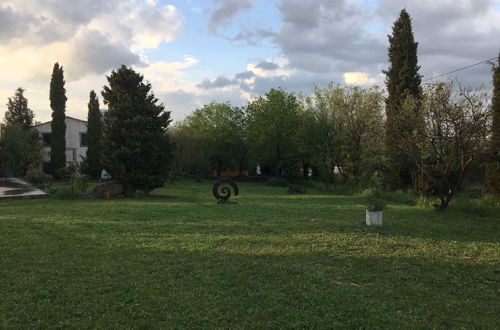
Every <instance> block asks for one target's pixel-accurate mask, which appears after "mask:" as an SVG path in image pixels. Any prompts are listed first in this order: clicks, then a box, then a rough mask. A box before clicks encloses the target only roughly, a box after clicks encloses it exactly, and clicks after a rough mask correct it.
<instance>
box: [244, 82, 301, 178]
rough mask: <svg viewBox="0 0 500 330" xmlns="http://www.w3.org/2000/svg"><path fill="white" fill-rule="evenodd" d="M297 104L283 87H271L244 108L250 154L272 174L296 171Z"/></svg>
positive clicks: (298, 110)
mask: <svg viewBox="0 0 500 330" xmlns="http://www.w3.org/2000/svg"><path fill="white" fill-rule="evenodd" d="M300 107H301V106H300V103H299V101H298V100H297V97H296V96H295V95H294V94H293V93H287V92H285V91H283V90H282V89H271V90H270V91H269V92H268V93H267V94H266V95H265V96H264V97H259V98H257V99H256V100H254V101H253V102H251V103H249V105H248V107H247V112H248V136H249V139H248V141H249V144H250V145H251V148H252V154H253V157H254V159H255V161H256V162H257V163H259V164H260V165H261V167H269V168H270V169H271V174H272V175H273V176H276V177H280V176H282V175H286V176H289V175H296V174H297V173H298V165H299V164H300V154H299V149H298V145H297V139H298V134H297V132H298V128H299V126H300V115H299V114H300Z"/></svg>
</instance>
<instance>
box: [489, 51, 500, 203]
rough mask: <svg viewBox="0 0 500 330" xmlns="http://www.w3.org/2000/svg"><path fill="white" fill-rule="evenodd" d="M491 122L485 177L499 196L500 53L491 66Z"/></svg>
mask: <svg viewBox="0 0 500 330" xmlns="http://www.w3.org/2000/svg"><path fill="white" fill-rule="evenodd" d="M491 110H492V113H493V124H492V126H491V142H490V144H489V146H488V153H487V156H488V159H487V162H486V179H487V183H488V186H489V188H490V189H491V191H492V192H493V193H495V194H496V195H499V196H500V53H499V54H498V63H497V65H496V66H493V98H492V101H491Z"/></svg>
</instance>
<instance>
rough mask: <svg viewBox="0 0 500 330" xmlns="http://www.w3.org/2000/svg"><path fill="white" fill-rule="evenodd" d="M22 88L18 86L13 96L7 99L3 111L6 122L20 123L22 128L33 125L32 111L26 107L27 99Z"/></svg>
mask: <svg viewBox="0 0 500 330" xmlns="http://www.w3.org/2000/svg"><path fill="white" fill-rule="evenodd" d="M24 91H25V90H24V89H23V88H21V87H19V88H18V89H17V90H16V94H15V95H14V97H12V98H10V97H9V99H8V102H7V112H5V123H6V124H15V123H17V124H20V125H21V126H22V127H23V128H24V129H28V128H30V127H31V126H33V118H34V117H35V115H34V113H33V111H32V110H31V109H30V108H28V100H27V99H26V97H24Z"/></svg>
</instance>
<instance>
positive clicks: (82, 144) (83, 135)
mask: <svg viewBox="0 0 500 330" xmlns="http://www.w3.org/2000/svg"><path fill="white" fill-rule="evenodd" d="M86 146H87V133H80V147H86Z"/></svg>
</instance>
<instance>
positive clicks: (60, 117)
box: [50, 63, 67, 175]
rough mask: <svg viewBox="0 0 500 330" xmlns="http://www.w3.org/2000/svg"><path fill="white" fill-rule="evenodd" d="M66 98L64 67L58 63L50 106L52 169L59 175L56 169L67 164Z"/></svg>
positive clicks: (52, 84)
mask: <svg viewBox="0 0 500 330" xmlns="http://www.w3.org/2000/svg"><path fill="white" fill-rule="evenodd" d="M66 100H67V98H66V89H65V88H64V71H63V67H62V66H59V63H56V64H54V69H53V71H52V78H51V80H50V108H51V109H52V122H51V124H50V127H51V129H52V133H51V136H50V169H51V171H52V174H54V175H57V171H56V170H58V169H61V168H63V167H65V166H66V138H65V135H66V123H65V119H66V114H65V112H66Z"/></svg>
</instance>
